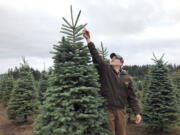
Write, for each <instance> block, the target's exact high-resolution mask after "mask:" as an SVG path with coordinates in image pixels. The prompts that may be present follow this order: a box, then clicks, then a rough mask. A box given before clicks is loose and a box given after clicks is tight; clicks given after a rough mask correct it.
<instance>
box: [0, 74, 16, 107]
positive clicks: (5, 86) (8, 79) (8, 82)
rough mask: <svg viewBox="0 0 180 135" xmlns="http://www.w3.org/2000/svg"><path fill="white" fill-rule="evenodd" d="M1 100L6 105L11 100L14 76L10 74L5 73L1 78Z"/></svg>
mask: <svg viewBox="0 0 180 135" xmlns="http://www.w3.org/2000/svg"><path fill="white" fill-rule="evenodd" d="M0 89H1V94H0V95H1V102H2V103H3V104H4V105H5V106H6V105H7V103H8V102H9V99H10V95H11V91H12V89H13V77H12V76H11V75H10V74H4V75H3V77H2V80H1V87H0Z"/></svg>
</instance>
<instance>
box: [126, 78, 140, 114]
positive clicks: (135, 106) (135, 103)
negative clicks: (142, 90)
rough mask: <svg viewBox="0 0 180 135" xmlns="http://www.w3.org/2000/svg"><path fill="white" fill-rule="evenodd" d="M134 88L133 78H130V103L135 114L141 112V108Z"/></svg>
mask: <svg viewBox="0 0 180 135" xmlns="http://www.w3.org/2000/svg"><path fill="white" fill-rule="evenodd" d="M134 90H135V89H134V84H133V80H132V79H131V78H130V82H129V86H128V103H129V105H130V107H131V108H132V110H133V112H134V113H135V114H141V109H140V106H139V103H138V100H137V97H136V95H135V92H134Z"/></svg>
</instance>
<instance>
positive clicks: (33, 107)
mask: <svg viewBox="0 0 180 135" xmlns="http://www.w3.org/2000/svg"><path fill="white" fill-rule="evenodd" d="M19 75H20V76H19V78H18V79H17V80H16V81H15V86H14V89H13V91H12V94H11V98H10V101H9V103H8V107H7V115H8V118H9V119H11V120H13V121H14V122H25V121H27V118H28V116H32V115H33V114H34V113H35V112H36V111H37V109H38V100H37V91H36V89H35V87H34V78H33V76H32V73H31V71H30V67H29V65H28V64H27V62H26V61H25V59H23V63H22V64H21V67H20V74H19Z"/></svg>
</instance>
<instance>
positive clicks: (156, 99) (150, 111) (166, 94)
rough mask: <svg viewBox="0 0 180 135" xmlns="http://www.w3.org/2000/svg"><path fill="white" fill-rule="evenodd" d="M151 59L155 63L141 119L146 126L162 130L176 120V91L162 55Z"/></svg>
mask: <svg viewBox="0 0 180 135" xmlns="http://www.w3.org/2000/svg"><path fill="white" fill-rule="evenodd" d="M154 57H155V55H154ZM153 60H154V62H155V65H154V66H152V68H151V71H150V75H149V76H150V79H149V81H148V82H149V83H150V84H149V87H148V89H147V91H146V95H145V103H144V113H143V115H144V117H143V119H144V123H145V124H146V126H147V127H149V128H151V129H154V130H156V131H157V130H159V131H163V130H164V129H167V128H168V127H170V126H172V125H174V124H175V122H176V119H177V102H176V93H175V89H174V87H173V84H172V82H171V80H170V79H169V74H168V67H167V65H166V63H165V62H164V61H163V56H162V57H161V58H160V59H157V58H156V57H155V59H153Z"/></svg>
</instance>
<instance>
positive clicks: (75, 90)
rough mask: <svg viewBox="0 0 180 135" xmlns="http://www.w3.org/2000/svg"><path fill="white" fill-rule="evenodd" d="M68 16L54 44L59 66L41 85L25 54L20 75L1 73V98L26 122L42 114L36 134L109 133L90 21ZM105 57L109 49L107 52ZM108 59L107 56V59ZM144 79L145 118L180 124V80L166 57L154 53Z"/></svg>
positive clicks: (156, 125) (153, 124) (158, 126)
mask: <svg viewBox="0 0 180 135" xmlns="http://www.w3.org/2000/svg"><path fill="white" fill-rule="evenodd" d="M80 14H81V12H79V13H78V15H77V18H75V19H74V18H73V11H72V8H71V22H69V21H67V20H66V19H65V18H63V20H64V22H65V24H63V25H62V31H61V32H62V33H64V37H63V38H62V40H61V41H60V42H58V44H57V45H54V47H53V49H54V51H53V52H51V53H53V55H54V56H53V60H54V66H53V69H52V70H51V73H50V74H47V73H46V72H44V73H42V75H41V79H40V82H39V83H38V85H37V84H36V81H34V80H35V79H34V76H33V73H32V70H31V68H30V67H29V65H28V63H27V62H26V61H25V59H23V63H22V64H21V66H20V68H19V76H18V78H16V79H15V78H13V77H12V76H11V75H9V74H7V75H4V76H3V77H1V81H0V99H1V102H3V103H4V104H6V105H7V116H8V118H9V119H11V120H13V121H16V122H25V121H27V120H28V117H29V116H33V115H34V114H38V117H36V118H35V121H34V123H33V125H34V135H70V134H71V135H72V134H73V135H108V134H110V133H109V130H108V128H107V119H106V111H105V109H106V108H105V105H104V104H105V100H104V98H103V97H101V96H100V94H99V87H100V84H99V82H98V74H97V72H96V69H95V67H94V65H93V64H92V63H91V58H90V55H89V50H88V48H87V46H85V45H84V44H83V41H82V40H83V38H82V34H81V31H82V29H83V28H84V27H85V26H86V24H85V25H78V20H79V17H80ZM102 57H103V58H104V55H103V56H102ZM105 60H106V59H105ZM154 62H155V65H153V66H151V68H150V70H149V74H148V76H147V77H146V80H145V85H143V86H144V87H143V90H144V92H143V95H144V100H143V120H144V123H145V124H146V126H147V127H150V128H151V129H155V130H163V129H166V128H167V127H169V126H171V125H175V124H177V120H178V118H179V111H180V102H179V96H180V94H179V93H180V92H179V91H180V89H179V80H180V79H176V81H177V83H176V84H177V85H176V86H174V85H173V83H172V82H171V79H170V78H169V74H168V68H167V67H168V66H167V64H166V63H165V62H164V61H163V57H162V58H160V59H157V58H156V57H155V59H154Z"/></svg>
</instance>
